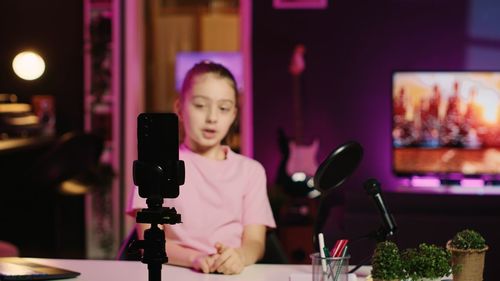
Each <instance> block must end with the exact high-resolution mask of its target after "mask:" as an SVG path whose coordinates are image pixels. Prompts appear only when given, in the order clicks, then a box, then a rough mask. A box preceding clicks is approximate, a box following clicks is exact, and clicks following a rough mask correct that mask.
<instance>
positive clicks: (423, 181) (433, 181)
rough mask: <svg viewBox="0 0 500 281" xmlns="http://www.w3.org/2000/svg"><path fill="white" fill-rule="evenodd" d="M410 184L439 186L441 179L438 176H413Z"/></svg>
mask: <svg viewBox="0 0 500 281" xmlns="http://www.w3.org/2000/svg"><path fill="white" fill-rule="evenodd" d="M411 186H418V187H439V186H441V181H440V180H439V179H438V178H427V177H426V178H419V177H414V178H412V179H411Z"/></svg>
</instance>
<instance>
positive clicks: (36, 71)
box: [12, 51, 45, 80]
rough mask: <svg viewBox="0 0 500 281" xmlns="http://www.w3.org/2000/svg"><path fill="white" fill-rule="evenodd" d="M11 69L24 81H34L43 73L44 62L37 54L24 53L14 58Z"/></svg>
mask: <svg viewBox="0 0 500 281" xmlns="http://www.w3.org/2000/svg"><path fill="white" fill-rule="evenodd" d="M12 69H14V72H15V73H16V74H17V76H19V77H21V78H22V79H24V80H35V79H37V78H39V77H40V76H42V74H43V72H44V71H45V61H44V60H43V59H42V57H41V56H40V55H38V54H37V53H35V52H31V51H25V52H21V53H19V54H17V55H16V56H15V57H14V60H13V61H12Z"/></svg>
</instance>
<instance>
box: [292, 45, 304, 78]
mask: <svg viewBox="0 0 500 281" xmlns="http://www.w3.org/2000/svg"><path fill="white" fill-rule="evenodd" d="M305 53H306V47H305V46H304V45H302V44H297V45H296V46H295V49H294V51H293V55H292V58H291V60H290V69H289V70H290V73H291V74H292V75H293V76H299V75H301V74H302V72H304V69H305V68H306V62H305V60H304V54H305Z"/></svg>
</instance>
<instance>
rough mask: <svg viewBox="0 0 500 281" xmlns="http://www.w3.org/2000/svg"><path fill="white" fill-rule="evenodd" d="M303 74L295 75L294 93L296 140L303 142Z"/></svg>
mask: <svg viewBox="0 0 500 281" xmlns="http://www.w3.org/2000/svg"><path fill="white" fill-rule="evenodd" d="M300 78H301V76H300V75H294V76H293V84H292V95H293V124H294V130H295V141H296V142H297V143H302V142H303V138H304V136H303V126H304V124H303V119H302V97H301V94H300V93H301V83H300V82H301V81H300Z"/></svg>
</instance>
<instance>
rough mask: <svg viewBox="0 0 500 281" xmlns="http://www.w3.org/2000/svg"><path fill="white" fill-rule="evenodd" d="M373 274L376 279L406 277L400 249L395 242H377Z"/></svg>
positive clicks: (375, 280)
mask: <svg viewBox="0 0 500 281" xmlns="http://www.w3.org/2000/svg"><path fill="white" fill-rule="evenodd" d="M371 275H372V278H373V280H374V281H381V280H401V279H402V278H404V276H405V274H404V271H403V264H402V262H401V257H400V254H399V249H398V247H397V246H396V244H394V242H391V241H384V242H379V243H378V244H377V246H376V248H375V251H374V253H373V259H372V272H371Z"/></svg>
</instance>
